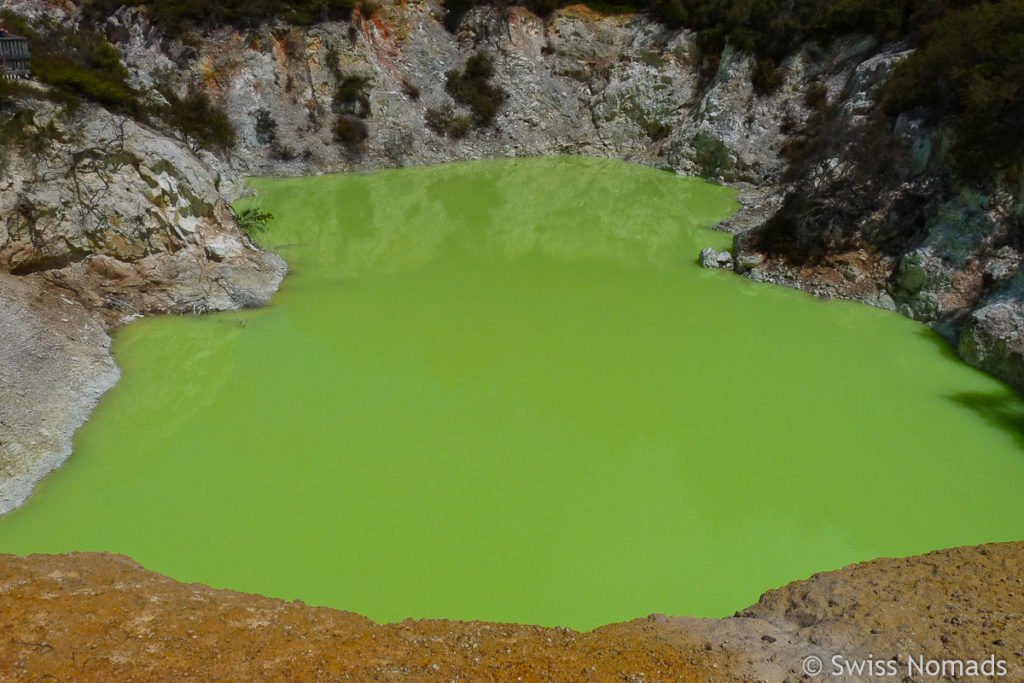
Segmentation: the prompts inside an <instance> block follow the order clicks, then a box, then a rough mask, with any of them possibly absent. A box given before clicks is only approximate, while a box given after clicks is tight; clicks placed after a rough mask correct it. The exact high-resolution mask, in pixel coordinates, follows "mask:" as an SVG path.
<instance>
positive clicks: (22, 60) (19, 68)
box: [0, 33, 32, 78]
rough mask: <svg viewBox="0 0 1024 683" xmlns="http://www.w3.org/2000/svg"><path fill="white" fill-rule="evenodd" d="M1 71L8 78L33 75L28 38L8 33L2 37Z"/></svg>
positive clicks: (0, 42) (0, 39) (0, 49)
mask: <svg viewBox="0 0 1024 683" xmlns="http://www.w3.org/2000/svg"><path fill="white" fill-rule="evenodd" d="M0 72H2V74H3V76H5V77H7V78H18V77H21V78H27V77H28V76H31V75H32V64H31V55H30V54H29V49H28V39H27V38H22V37H21V36H15V35H11V34H10V33H8V34H7V35H5V36H4V37H3V38H0Z"/></svg>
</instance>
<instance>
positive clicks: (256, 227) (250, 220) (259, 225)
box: [231, 207, 274, 237]
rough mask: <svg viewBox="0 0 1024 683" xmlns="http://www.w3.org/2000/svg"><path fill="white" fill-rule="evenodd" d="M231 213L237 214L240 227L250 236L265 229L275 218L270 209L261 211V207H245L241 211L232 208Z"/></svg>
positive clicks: (236, 218) (236, 219)
mask: <svg viewBox="0 0 1024 683" xmlns="http://www.w3.org/2000/svg"><path fill="white" fill-rule="evenodd" d="M231 213H232V214H233V215H234V216H235V221H237V222H238V227H239V228H240V229H241V230H242V232H244V233H245V234H246V235H248V236H249V237H253V236H255V235H256V234H257V233H261V232H263V231H265V230H266V229H267V225H268V224H269V223H270V221H272V220H273V219H274V214H272V213H270V212H269V211H260V209H259V207H254V208H249V209H243V210H242V211H239V212H236V211H235V210H234V209H231Z"/></svg>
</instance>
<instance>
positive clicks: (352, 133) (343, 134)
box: [334, 114, 370, 154]
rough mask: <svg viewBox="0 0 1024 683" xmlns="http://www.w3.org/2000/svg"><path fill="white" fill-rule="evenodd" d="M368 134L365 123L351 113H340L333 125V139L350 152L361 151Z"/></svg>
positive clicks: (356, 152)
mask: <svg viewBox="0 0 1024 683" xmlns="http://www.w3.org/2000/svg"><path fill="white" fill-rule="evenodd" d="M369 136H370V133H369V130H368V129H367V128H366V123H365V122H364V121H363V120H362V119H361V118H359V117H356V116H352V115H351V114H342V115H341V116H339V117H338V122H337V124H335V126H334V139H335V140H337V141H338V142H340V143H341V144H342V145H344V147H345V149H347V150H348V151H349V152H350V153H352V154H358V153H360V152H362V149H363V143H364V142H366V138H368V137H369Z"/></svg>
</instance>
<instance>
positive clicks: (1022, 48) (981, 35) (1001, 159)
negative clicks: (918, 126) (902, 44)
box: [882, 0, 1024, 178]
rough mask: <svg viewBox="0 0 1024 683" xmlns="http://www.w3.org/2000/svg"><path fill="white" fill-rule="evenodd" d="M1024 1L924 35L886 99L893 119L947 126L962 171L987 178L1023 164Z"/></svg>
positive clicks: (959, 18)
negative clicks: (912, 117) (923, 119)
mask: <svg viewBox="0 0 1024 683" xmlns="http://www.w3.org/2000/svg"><path fill="white" fill-rule="evenodd" d="M1022 36H1024V0H1001V1H998V2H986V3H982V4H978V5H975V6H973V7H968V8H965V9H960V10H956V11H953V12H950V13H948V14H947V15H945V16H943V17H942V18H940V19H938V20H936V21H935V22H933V23H932V24H931V25H929V27H928V28H927V30H926V31H925V32H924V33H923V35H922V40H921V41H920V42H921V43H922V44H921V47H920V48H919V49H918V50H917V51H916V52H914V54H912V55H911V56H910V57H909V58H907V59H906V60H905V61H903V62H902V63H901V64H900V65H899V66H898V67H897V69H896V72H895V73H894V75H893V77H892V79H890V81H889V82H888V83H887V84H886V86H885V88H884V91H883V94H882V104H883V107H884V108H885V110H886V112H887V113H889V114H891V115H895V114H899V113H902V112H905V111H909V110H912V109H918V110H920V111H921V112H922V113H924V114H927V115H929V116H930V117H931V118H932V119H933V121H945V122H948V123H949V124H950V125H951V127H952V128H953V130H954V132H955V134H956V142H955V145H954V149H953V153H954V156H955V159H956V162H957V165H958V167H959V169H960V172H961V173H962V174H963V175H965V176H968V177H975V178H977V177H981V176H985V175H987V174H989V173H991V172H993V171H998V170H999V169H1001V168H1003V167H1008V166H1011V165H1014V164H1019V163H1020V160H1021V158H1022V157H1024V125H1022V124H1021V122H1022V121H1024V85H1022V84H1024V39H1022Z"/></svg>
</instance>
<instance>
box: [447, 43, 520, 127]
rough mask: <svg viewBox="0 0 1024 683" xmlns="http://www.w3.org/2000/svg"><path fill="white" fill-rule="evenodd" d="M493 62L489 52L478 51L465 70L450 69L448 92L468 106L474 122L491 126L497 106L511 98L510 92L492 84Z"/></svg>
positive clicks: (467, 61)
mask: <svg viewBox="0 0 1024 683" xmlns="http://www.w3.org/2000/svg"><path fill="white" fill-rule="evenodd" d="M493 75H494V65H493V62H492V61H491V56H490V55H488V54H487V53H486V52H477V53H476V54H474V55H473V56H472V57H470V58H469V59H468V60H466V66H465V68H464V69H463V70H462V71H454V70H453V71H449V72H448V74H447V81H446V83H445V91H447V93H448V94H449V95H451V96H452V98H453V99H454V100H455V101H456V102H458V103H459V104H464V105H466V106H467V107H469V110H470V112H471V113H472V117H473V123H474V124H475V125H477V126H480V127H483V126H489V125H491V123H493V122H494V117H495V116H497V114H498V109H499V108H500V107H501V105H502V104H503V103H504V102H505V100H506V99H508V93H507V92H505V90H504V89H502V88H501V87H500V86H497V85H494V84H492V83H491V76H493Z"/></svg>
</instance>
